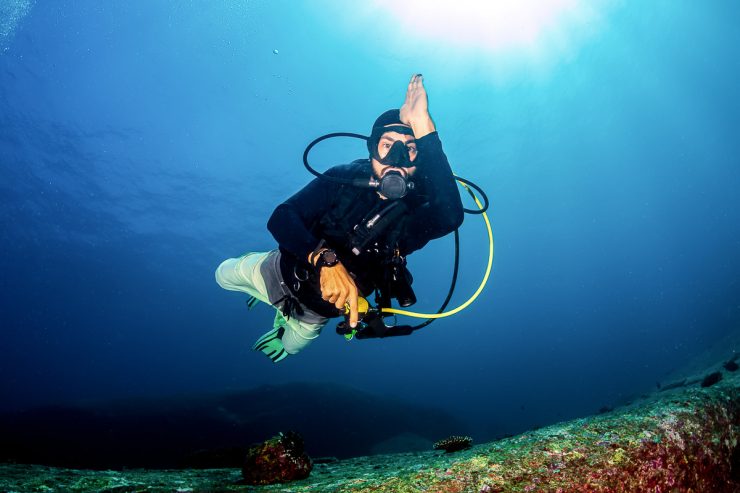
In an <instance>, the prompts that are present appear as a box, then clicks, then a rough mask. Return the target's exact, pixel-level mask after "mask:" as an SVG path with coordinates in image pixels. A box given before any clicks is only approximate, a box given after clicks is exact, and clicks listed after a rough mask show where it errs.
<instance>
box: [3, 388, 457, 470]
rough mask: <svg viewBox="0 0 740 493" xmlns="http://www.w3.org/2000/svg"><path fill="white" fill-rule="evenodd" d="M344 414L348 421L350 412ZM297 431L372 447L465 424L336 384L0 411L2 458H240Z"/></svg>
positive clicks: (103, 465)
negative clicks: (257, 445) (259, 445)
mask: <svg viewBox="0 0 740 493" xmlns="http://www.w3.org/2000/svg"><path fill="white" fill-rule="evenodd" d="M347 416H351V417H352V419H347ZM288 429H291V430H296V431H298V432H299V433H301V435H302V436H303V438H304V439H305V443H306V451H307V452H308V453H309V455H311V456H316V457H319V456H335V457H338V458H340V459H341V458H347V457H355V456H361V455H369V454H371V453H372V450H373V448H374V447H375V446H376V445H377V444H379V443H382V442H384V441H387V440H389V439H391V438H393V437H395V436H398V435H399V434H402V433H414V434H416V435H419V436H421V437H424V438H426V439H428V440H430V441H433V440H434V439H435V437H439V436H445V435H449V434H451V433H453V432H456V431H461V430H462V431H466V428H465V426H464V424H463V423H461V422H460V421H459V420H457V419H455V418H453V417H452V416H450V415H449V414H447V413H444V412H441V411H438V410H434V409H428V408H423V407H420V406H417V405H414V404H410V403H408V402H403V401H399V400H398V399H390V398H387V397H383V396H379V395H373V394H370V393H367V392H361V391H358V390H355V389H353V388H351V387H346V386H340V385H335V384H319V383H310V384H308V383H307V384H300V383H295V384H287V385H274V386H264V387H260V388H257V389H254V390H249V391H242V392H233V393H228V394H216V395H210V396H197V397H178V398H167V399H137V400H126V401H119V402H112V403H103V404H98V405H89V406H78V407H72V406H56V407H45V408H39V409H33V410H29V411H25V412H19V413H13V414H5V415H1V416H0V461H13V462H19V463H27V464H28V463H33V464H44V465H50V466H60V467H71V468H86V469H121V468H134V467H148V468H172V467H176V468H191V467H201V468H215V467H235V468H240V467H241V466H242V463H243V460H244V457H245V455H246V452H247V449H248V446H249V445H250V444H252V443H258V442H262V441H263V440H265V439H267V438H269V437H270V436H274V435H276V434H277V433H278V432H280V431H282V430H288Z"/></svg>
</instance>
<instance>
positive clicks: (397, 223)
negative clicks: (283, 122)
mask: <svg viewBox="0 0 740 493" xmlns="http://www.w3.org/2000/svg"><path fill="white" fill-rule="evenodd" d="M367 147H368V151H369V154H370V155H369V158H368V159H359V160H356V161H353V162H352V163H350V164H346V165H340V166H335V167H333V168H330V169H329V170H328V171H326V172H325V173H324V174H323V175H321V176H318V175H317V178H315V179H314V180H312V181H311V182H310V183H309V184H308V185H306V186H305V187H304V188H303V189H301V190H300V191H298V192H297V193H296V194H295V195H293V196H292V197H290V198H288V199H287V200H286V201H285V202H283V203H282V204H280V205H279V206H278V207H277V208H276V209H275V211H274V212H273V213H272V216H271V217H270V219H269V221H268V223H267V228H268V230H269V231H270V233H271V234H272V235H273V237H274V238H275V240H276V241H277V243H278V248H277V249H276V250H272V251H269V252H252V253H247V254H245V255H242V256H241V257H238V258H230V259H227V260H225V261H224V262H222V263H221V265H219V266H218V268H217V269H216V281H217V282H218V284H219V285H220V286H221V287H222V288H224V289H228V290H232V291H241V292H246V293H247V294H249V295H251V298H250V300H249V301H248V305H249V306H250V307H251V305H252V304H254V303H256V301H262V302H264V303H269V304H270V305H272V306H273V307H274V308H275V309H276V310H277V313H276V314H275V322H274V324H273V328H272V330H270V331H268V332H267V333H266V334H264V335H263V336H262V337H260V338H259V339H258V340H257V342H256V343H255V344H254V347H253V349H254V350H256V351H261V352H262V353H264V354H265V355H267V356H268V357H269V358H270V359H271V360H272V361H273V362H275V363H277V362H279V361H281V360H283V359H284V358H286V357H287V356H288V355H291V354H296V353H298V352H299V351H301V350H302V349H303V348H305V347H306V346H307V345H308V344H310V343H311V341H312V340H313V339H315V338H316V337H318V336H319V334H320V333H321V329H322V328H323V327H324V325H326V324H327V323H328V321H329V319H331V318H335V317H341V316H344V317H345V323H344V324H341V323H340V326H342V327H343V328H344V330H346V331H349V330H354V329H356V328H357V327H358V324H359V325H361V326H362V325H363V321H362V320H361V319H360V314H361V313H362V312H363V311H364V310H363V307H362V306H361V305H362V303H363V302H364V304H365V306H367V303H366V302H365V298H367V297H368V296H370V295H371V294H374V295H375V301H376V303H377V304H378V305H379V306H386V307H389V306H390V303H391V299H395V300H396V302H397V303H398V304H399V305H400V306H401V307H407V306H410V305H412V304H413V303H415V301H416V298H415V296H414V292H413V289H412V288H411V283H412V276H411V273H410V272H409V271H408V269H407V267H406V257H407V256H408V255H409V254H411V253H413V252H415V251H416V250H419V249H421V248H423V247H424V246H425V245H426V244H427V243H428V242H429V241H430V240H433V239H436V238H441V237H443V236H445V235H447V234H448V233H451V232H453V231H455V230H457V228H458V227H460V225H461V224H462V222H463V210H464V209H463V206H462V201H461V198H460V193H459V192H458V188H457V184H456V182H455V177H454V175H453V173H452V170H451V168H450V164H449V163H448V161H447V157H446V156H445V154H444V152H443V150H442V144H441V142H440V139H439V136H438V134H437V131H436V128H435V125H434V122H433V121H432V118H431V116H430V115H429V110H428V98H427V93H426V89H425V88H424V83H423V78H422V76H421V74H417V75H414V76H413V77H412V78H411V81H410V82H409V84H408V88H407V91H406V98H405V101H404V103H403V105H402V106H401V108H400V109H392V110H388V111H386V112H385V113H383V114H382V115H380V116H379V117H378V118H377V119H376V120H375V123H374V124H373V127H372V132H371V134H370V137H368V138H367ZM309 149H310V146H309ZM306 153H308V149H307V150H306ZM304 162H305V163H306V166H307V167H308V164H307V161H306V158H305V154H304ZM309 169H310V168H309ZM377 318H378V319H379V320H380V321H381V322H382V318H381V317H377ZM376 322H377V320H376ZM347 326H349V327H347ZM373 327H374V330H375V332H374V333H373V332H372V331H369V332H368V333H366V334H365V337H385V336H386V335H405V333H401V332H397V333H393V328H392V327H390V328H389V327H386V326H385V325H384V324H382V323H375V324H374V325H373ZM339 330H340V327H338V328H337V331H338V332H339ZM409 333H410V332H409ZM373 334H374V335H373Z"/></svg>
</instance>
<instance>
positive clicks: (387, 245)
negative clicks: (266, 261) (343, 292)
mask: <svg viewBox="0 0 740 493" xmlns="http://www.w3.org/2000/svg"><path fill="white" fill-rule="evenodd" d="M416 146H417V149H418V152H419V153H418V156H417V158H416V160H415V161H414V164H416V166H417V170H416V173H415V174H414V176H413V182H414V185H415V188H414V189H413V190H412V191H411V192H410V193H409V194H408V195H406V196H405V197H404V198H402V199H399V200H402V201H404V203H405V205H406V206H407V207H408V211H407V212H406V213H405V214H404V216H403V217H402V218H401V219H400V220H398V221H397V222H395V223H394V226H393V227H390V228H388V229H387V230H386V231H385V232H384V234H383V235H382V236H381V237H380V238H378V239H377V241H376V243H375V244H374V247H373V248H370V249H366V250H365V251H363V252H362V253H360V254H359V255H355V254H353V253H352V252H351V248H350V245H349V237H350V234H351V233H352V231H353V228H354V227H355V225H357V224H358V223H360V222H361V221H362V220H363V218H364V217H366V215H367V214H368V213H369V212H370V211H372V210H373V209H374V208H378V207H383V206H385V205H387V204H388V203H389V202H388V201H387V200H382V199H381V198H380V197H379V196H378V193H377V192H376V191H375V190H373V189H369V188H368V189H363V188H358V187H355V186H352V185H345V184H339V183H335V182H331V181H329V180H325V179H320V178H316V179H314V180H313V181H311V182H310V183H309V184H308V185H306V186H305V187H304V188H303V189H302V190H300V191H299V192H298V193H296V194H295V195H293V196H292V197H290V198H289V199H288V200H286V201H285V202H284V203H282V204H280V205H279V206H278V207H277V208H276V209H275V211H274V212H273V214H272V216H271V217H270V220H269V221H268V223H267V228H268V229H269V231H270V232H271V233H272V235H273V236H274V237H275V239H276V240H277V242H278V244H279V246H280V252H281V254H282V255H281V260H280V271H281V273H282V276H283V279H284V280H285V282H286V284H287V285H288V286H289V288H290V289H291V291H292V292H293V295H295V296H296V297H297V298H298V300H299V301H300V302H301V303H302V304H303V305H305V306H306V307H308V308H309V309H311V310H313V311H314V312H316V313H318V314H320V315H322V316H324V317H328V318H331V317H336V316H338V315H340V314H341V313H340V312H339V311H338V310H337V309H336V308H335V307H334V305H333V304H331V303H329V302H326V301H324V300H323V299H322V298H321V289H320V288H319V283H318V275H317V274H316V273H315V272H314V269H313V267H312V266H310V265H309V264H308V261H307V258H308V254H309V253H310V252H312V251H314V250H315V249H316V248H317V246H318V245H319V243H320V242H321V241H322V240H323V241H324V242H325V246H326V247H328V248H332V249H334V250H335V251H336V252H337V255H338V256H339V259H340V261H341V262H342V264H343V265H344V266H345V268H346V269H347V270H348V271H349V272H350V273H351V274H352V276H353V277H354V279H355V283H356V284H357V288H358V290H359V291H360V294H361V295H363V296H368V295H370V294H371V293H372V291H373V290H374V289H376V288H378V287H379V282H380V281H379V279H380V277H379V276H381V275H382V272H383V271H384V269H385V267H384V262H385V261H387V259H388V257H389V256H390V255H392V252H393V250H394V249H395V248H398V252H399V253H400V255H402V256H406V255H408V254H409V253H411V252H414V251H416V250H419V249H420V248H422V247H423V246H424V245H426V244H427V243H428V242H429V241H430V240H433V239H435V238H440V237H442V236H444V235H446V234H448V233H450V232H452V231H454V230H455V229H457V228H458V227H459V226H460V225H461V224H462V221H463V207H462V202H461V201H460V194H459V192H458V190H457V184H456V183H455V180H454V178H453V175H452V170H451V169H450V164H449V162H448V161H447V156H445V154H444V151H443V150H442V143H441V142H440V140H439V136H438V135H437V132H433V133H431V134H428V135H425V136H424V137H422V138H420V139H417V140H416ZM326 174H327V175H329V176H336V177H341V178H350V179H355V178H368V179H369V177H370V176H372V166H371V164H370V161H369V160H367V159H363V160H358V161H354V162H353V163H351V164H347V165H342V166H336V167H334V168H331V169H330V170H328V171H327V172H326ZM296 273H297V274H298V277H296ZM306 276H308V280H304V279H306ZM298 279H301V280H303V281H302V282H296V281H297V280H298ZM296 286H297V287H298V289H297V290H296Z"/></svg>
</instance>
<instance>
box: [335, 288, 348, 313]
mask: <svg viewBox="0 0 740 493" xmlns="http://www.w3.org/2000/svg"><path fill="white" fill-rule="evenodd" d="M347 296H349V287H348V286H342V288H341V289H340V291H339V296H337V299H336V301H335V302H334V306H336V307H337V309H339V310H341V309H342V308H343V307H344V304H345V303H346V302H347Z"/></svg>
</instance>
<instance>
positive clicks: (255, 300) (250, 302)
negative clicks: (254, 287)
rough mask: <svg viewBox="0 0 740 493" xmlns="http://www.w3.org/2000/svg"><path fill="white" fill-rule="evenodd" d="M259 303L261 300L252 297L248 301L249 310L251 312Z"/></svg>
mask: <svg viewBox="0 0 740 493" xmlns="http://www.w3.org/2000/svg"><path fill="white" fill-rule="evenodd" d="M259 302H260V300H258V299H257V298H255V297H254V296H250V297H249V299H247V308H248V309H249V310H251V309H252V308H254V305H256V304H257V303H259Z"/></svg>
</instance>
